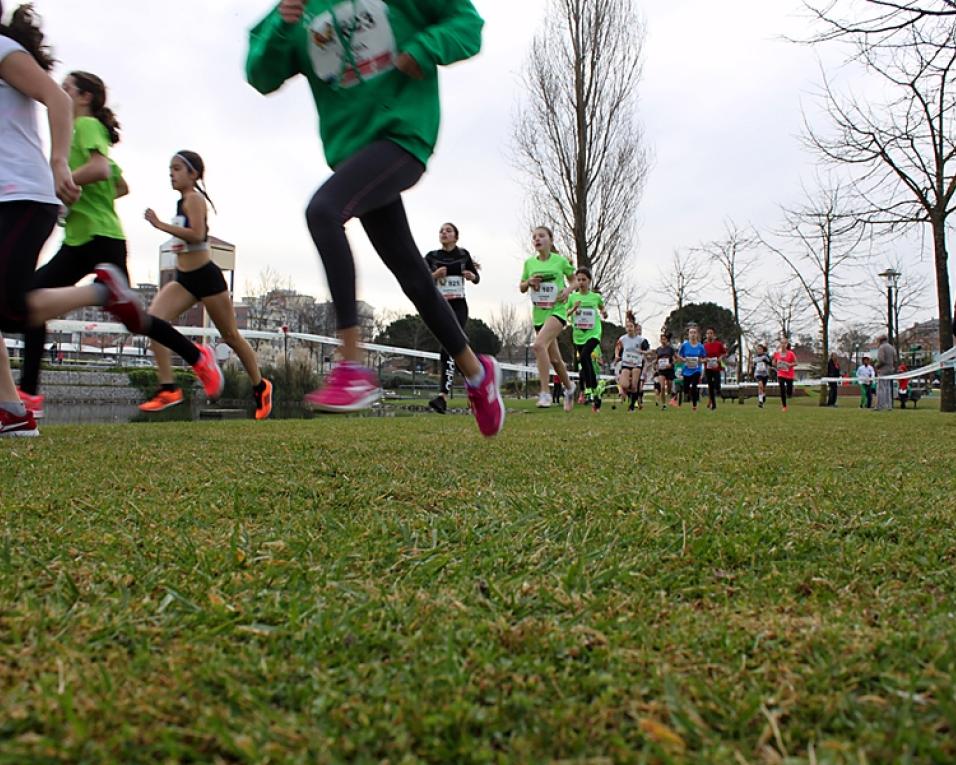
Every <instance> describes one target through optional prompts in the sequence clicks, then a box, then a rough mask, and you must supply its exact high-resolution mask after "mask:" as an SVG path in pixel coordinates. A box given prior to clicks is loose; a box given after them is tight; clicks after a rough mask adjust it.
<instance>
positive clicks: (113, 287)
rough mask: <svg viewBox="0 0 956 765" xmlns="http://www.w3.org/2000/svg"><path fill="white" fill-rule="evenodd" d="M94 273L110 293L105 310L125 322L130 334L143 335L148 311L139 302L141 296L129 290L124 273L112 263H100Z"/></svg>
mask: <svg viewBox="0 0 956 765" xmlns="http://www.w3.org/2000/svg"><path fill="white" fill-rule="evenodd" d="M93 273H95V274H96V281H98V282H99V283H100V284H102V285H103V286H105V287H106V289H108V290H109V293H110V295H109V297H108V298H107V300H106V302H105V303H104V304H103V310H104V311H106V312H107V313H109V314H110V315H111V316H113V317H114V318H116V319H119V320H120V321H121V322H123V324H124V325H126V328H127V329H128V330H129V331H130V332H135V333H136V334H137V335H142V334H143V333H144V332H145V330H146V322H147V316H146V311H145V310H143V305H142V303H140V302H139V295H137V294H136V293H135V292H133V291H132V290H131V289H130V288H129V284H128V283H127V281H126V277H125V276H124V275H123V272H122V271H120V270H119V269H118V268H117V267H116V266H114V265H113V264H112V263H100V264H99V265H98V266H97V267H96V268H94V269H93Z"/></svg>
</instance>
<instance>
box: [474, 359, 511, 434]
mask: <svg viewBox="0 0 956 765" xmlns="http://www.w3.org/2000/svg"><path fill="white" fill-rule="evenodd" d="M478 361H479V362H480V363H481V366H482V368H483V369H484V370H485V377H484V379H483V380H482V381H481V383H479V384H478V385H477V386H476V387H474V388H472V387H471V386H470V385H467V384H466V385H465V387H466V388H467V389H468V402H469V403H470V404H471V411H472V413H473V414H474V415H475V420H476V421H477V422H478V430H480V431H481V435H483V436H489V437H490V436H496V435H498V434H499V433H500V432H501V429H502V428H503V427H504V426H505V402H504V401H503V400H502V398H501V367H499V366H498V362H497V361H495V360H494V359H493V358H492V357H491V356H479V357H478Z"/></svg>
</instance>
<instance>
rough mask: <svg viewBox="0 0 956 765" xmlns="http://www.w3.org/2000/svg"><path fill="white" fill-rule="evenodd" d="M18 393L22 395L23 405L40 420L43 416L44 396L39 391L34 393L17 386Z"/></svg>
mask: <svg viewBox="0 0 956 765" xmlns="http://www.w3.org/2000/svg"><path fill="white" fill-rule="evenodd" d="M17 395H18V396H19V397H20V400H21V401H22V402H23V405H24V406H25V407H26V408H27V411H28V412H29V413H30V414H32V415H33V417H34V419H37V420H40V419H42V418H43V415H44V411H43V396H41V395H40V394H39V393H37V394H36V395H33V394H32V393H27V392H26V391H23V390H20V389H19V388H17Z"/></svg>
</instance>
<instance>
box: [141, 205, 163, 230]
mask: <svg viewBox="0 0 956 765" xmlns="http://www.w3.org/2000/svg"><path fill="white" fill-rule="evenodd" d="M143 217H144V218H146V222H147V223H149V225H150V226H153V227H154V228H159V216H158V215H157V214H156V211H155V210H153V208H152V207H148V208H146V212H145V213H144V214H143Z"/></svg>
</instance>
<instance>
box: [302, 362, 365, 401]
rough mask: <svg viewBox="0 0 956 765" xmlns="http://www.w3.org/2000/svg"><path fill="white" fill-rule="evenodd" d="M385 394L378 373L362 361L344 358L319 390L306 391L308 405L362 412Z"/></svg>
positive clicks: (333, 368)
mask: <svg viewBox="0 0 956 765" xmlns="http://www.w3.org/2000/svg"><path fill="white" fill-rule="evenodd" d="M381 397H382V388H381V386H380V385H379V382H378V378H377V377H376V376H375V373H374V372H373V371H372V370H371V369H368V368H366V367H363V366H362V365H361V364H355V363H353V362H351V361H340V362H338V363H337V364H336V365H335V366H334V367H332V371H331V372H330V373H329V376H328V378H327V379H326V381H325V385H323V386H322V387H321V388H319V389H318V390H314V391H312V392H311V393H308V394H306V397H305V403H306V406H309V407H311V408H312V409H318V410H320V411H322V412H358V411H360V410H362V409H368V408H369V407H370V406H371V405H372V404H374V403H375V402H376V401H378V400H379V399H380V398H381Z"/></svg>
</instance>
